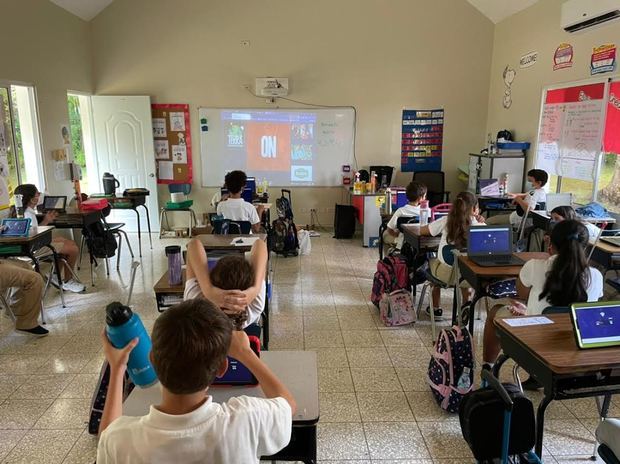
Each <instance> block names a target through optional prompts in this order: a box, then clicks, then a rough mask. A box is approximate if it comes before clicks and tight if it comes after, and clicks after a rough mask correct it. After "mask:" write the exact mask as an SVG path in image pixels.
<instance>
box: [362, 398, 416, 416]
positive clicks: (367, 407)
mask: <svg viewBox="0 0 620 464" xmlns="http://www.w3.org/2000/svg"><path fill="white" fill-rule="evenodd" d="M357 402H358V404H359V408H360V413H361V415H362V422H400V421H402V422H406V421H413V420H414V418H413V414H412V413H411V410H410V409H409V404H408V403H407V398H406V396H405V394H404V393H403V392H390V394H388V395H386V394H385V392H365V393H357Z"/></svg>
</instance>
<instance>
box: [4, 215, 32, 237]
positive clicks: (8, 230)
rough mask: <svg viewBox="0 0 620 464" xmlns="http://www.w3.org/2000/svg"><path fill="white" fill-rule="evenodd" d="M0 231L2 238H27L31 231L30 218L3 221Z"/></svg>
mask: <svg viewBox="0 0 620 464" xmlns="http://www.w3.org/2000/svg"><path fill="white" fill-rule="evenodd" d="M0 229H1V230H0V235H1V236H2V237H26V236H27V235H28V232H29V231H30V218H17V219H15V218H12V219H3V220H2V223H1V225H0Z"/></svg>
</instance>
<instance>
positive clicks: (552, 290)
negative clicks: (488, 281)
mask: <svg viewBox="0 0 620 464" xmlns="http://www.w3.org/2000/svg"><path fill="white" fill-rule="evenodd" d="M587 244H588V230H587V229H586V227H585V226H584V225H583V224H582V223H581V222H579V221H576V220H571V219H569V220H566V221H562V222H560V223H558V224H556V225H555V227H554V228H553V230H552V231H551V237H550V245H549V254H550V255H551V256H550V257H549V258H547V259H531V260H529V261H527V262H526V263H525V264H524V265H523V268H522V269H521V272H520V273H519V278H518V279H517V298H518V300H506V301H501V300H497V301H498V303H499V304H497V305H496V306H494V307H493V308H491V311H490V312H489V315H488V316H487V320H486V323H485V326H484V346H483V355H482V359H483V368H485V367H486V368H492V367H493V364H494V363H495V360H496V359H497V356H498V355H499V352H500V349H501V347H500V344H499V339H498V338H497V335H496V333H495V327H494V324H493V319H495V318H496V317H513V316H526V315H527V316H536V315H539V314H541V313H542V311H543V309H545V308H546V307H548V306H569V305H571V304H572V303H583V302H590V301H598V299H599V298H601V297H602V296H603V276H602V274H601V273H600V272H599V271H598V270H597V269H595V268H593V267H590V266H588V259H587V257H586V253H585V247H586V245H587ZM524 301H527V306H526V305H524V304H523V302H524ZM500 302H501V303H500ZM524 386H528V385H524Z"/></svg>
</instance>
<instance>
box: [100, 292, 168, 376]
mask: <svg viewBox="0 0 620 464" xmlns="http://www.w3.org/2000/svg"><path fill="white" fill-rule="evenodd" d="M105 312H106V323H107V327H106V334H107V336H108V339H109V340H110V343H112V345H113V346H114V347H115V348H123V347H125V346H126V345H127V343H129V342H130V341H131V340H133V339H134V338H136V337H137V338H139V339H140V342H139V343H138V345H137V346H136V347H135V348H134V349H133V350H132V351H131V353H130V354H129V361H128V362H127V372H128V373H129V377H130V378H131V380H132V381H133V383H135V384H136V385H138V386H139V387H148V386H151V385H153V384H154V383H155V382H157V374H156V373H155V369H153V365H152V364H151V360H150V359H149V354H150V352H151V346H152V345H151V338H150V337H149V334H148V333H147V332H146V329H145V328H144V325H143V324H142V320H140V316H138V315H137V314H136V313H134V312H133V311H132V310H131V308H130V307H129V306H124V305H123V304H122V303H119V302H114V303H110V304H109V305H108V306H107V307H106V309H105Z"/></svg>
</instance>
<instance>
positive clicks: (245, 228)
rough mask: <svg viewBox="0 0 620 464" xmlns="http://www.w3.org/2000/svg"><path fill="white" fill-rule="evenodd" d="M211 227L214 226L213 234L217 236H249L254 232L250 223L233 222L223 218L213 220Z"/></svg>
mask: <svg viewBox="0 0 620 464" xmlns="http://www.w3.org/2000/svg"><path fill="white" fill-rule="evenodd" d="M211 225H212V226H213V233H214V234H217V235H229V234H249V233H250V231H251V230H252V223H251V222H250V221H232V220H230V219H224V218H222V217H221V216H220V217H214V218H212V219H211Z"/></svg>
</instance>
